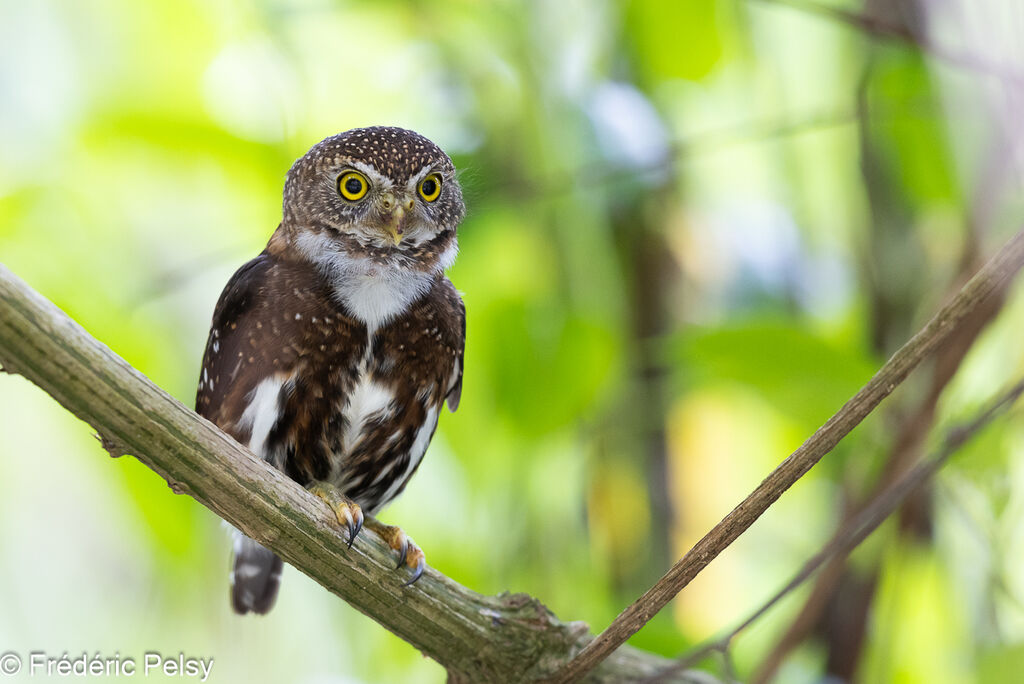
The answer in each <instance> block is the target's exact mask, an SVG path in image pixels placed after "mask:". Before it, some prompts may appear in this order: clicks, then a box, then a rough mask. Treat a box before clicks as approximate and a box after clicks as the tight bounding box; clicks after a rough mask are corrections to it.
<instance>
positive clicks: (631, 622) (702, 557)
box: [551, 230, 1024, 683]
mask: <svg viewBox="0 0 1024 684" xmlns="http://www.w3.org/2000/svg"><path fill="white" fill-rule="evenodd" d="M1022 265H1024V230H1021V231H1020V232H1018V233H1017V234H1016V235H1015V236H1014V237H1013V238H1011V239H1010V241H1009V242H1007V243H1006V244H1005V245H1004V246H1003V248H1002V249H1001V250H999V252H998V253H997V254H996V255H995V256H994V257H993V258H992V259H991V260H990V261H989V262H988V263H987V264H985V265H984V266H983V267H982V268H981V270H979V271H978V273H977V274H976V275H975V276H974V277H973V278H971V280H970V281H969V282H968V283H967V284H966V285H964V287H963V288H961V289H960V291H959V292H958V293H957V294H956V296H954V297H953V299H952V300H950V301H949V303H947V304H946V305H945V306H943V307H942V309H940V310H939V312H938V313H937V314H935V316H934V317H933V318H932V319H931V320H930V321H928V323H927V324H926V325H925V326H924V328H922V329H921V330H920V331H919V332H918V333H917V334H916V335H914V337H912V338H911V339H910V341H908V342H907V343H906V344H904V345H903V346H902V347H901V348H900V349H899V350H898V351H897V352H896V353H895V354H893V356H892V358H890V359H889V360H888V361H887V362H886V363H885V365H884V366H882V368H881V369H880V370H879V371H878V372H877V373H875V375H874V377H872V378H871V380H870V381H869V382H868V384H866V385H865V386H864V387H863V388H862V389H861V390H860V391H859V392H857V394H855V395H854V396H853V398H852V399H850V400H849V401H848V402H846V404H845V405H844V406H843V407H842V408H841V409H840V410H839V412H838V413H836V414H835V415H833V416H832V417H831V418H829V419H828V421H827V422H826V423H825V425H823V426H822V427H821V428H819V429H818V430H817V431H816V432H815V433H814V434H813V435H811V437H810V438H809V439H808V440H807V441H806V442H804V443H803V444H802V445H801V446H800V448H798V449H797V450H796V451H794V452H793V453H792V454H791V455H790V456H789V457H788V458H787V459H786V460H785V461H783V462H782V463H781V464H780V465H779V466H778V467H777V468H776V469H775V470H773V471H772V472H771V474H769V475H768V477H767V478H765V480H764V481H763V482H762V483H761V484H760V485H758V486H757V488H756V489H755V490H754V491H753V492H752V493H751V494H749V495H748V496H747V497H746V498H745V499H744V500H743V501H742V502H741V503H740V504H739V505H738V506H737V507H736V508H735V509H733V510H732V512H730V513H729V514H728V515H726V516H725V518H723V519H722V520H721V522H719V523H718V524H717V525H715V527H714V528H713V529H712V530H711V531H710V532H708V533H707V534H706V535H705V536H704V537H703V538H702V539H701V540H700V541H699V542H697V543H696V544H695V545H694V546H693V548H691V549H690V550H689V551H688V552H687V553H686V555H685V556H683V558H681V559H680V560H679V561H677V562H676V563H675V565H673V566H672V568H671V569H670V570H669V571H668V572H667V573H665V575H664V576H663V577H662V578H661V579H660V580H658V582H657V583H655V585H654V586H653V587H651V588H650V589H648V590H647V591H646V592H645V593H644V594H643V595H642V596H641V597H640V598H638V599H637V600H636V601H635V602H633V603H632V604H631V605H630V606H629V607H627V608H626V609H625V610H624V611H622V613H620V614H619V616H618V617H616V618H615V620H614V621H613V622H612V624H611V625H609V626H608V628H607V629H605V630H604V631H603V632H601V634H599V635H598V636H597V638H595V639H594V640H593V641H591V642H590V643H589V644H587V646H586V647H585V648H584V649H583V650H582V651H581V652H580V653H579V654H578V655H577V656H576V657H575V658H574V659H573V660H571V661H570V662H569V663H567V664H566V665H565V666H564V667H562V668H560V669H559V670H558V672H557V673H556V674H555V676H554V677H552V679H551V681H553V682H560V683H561V682H573V681H577V680H579V679H580V678H581V677H583V676H584V675H586V674H587V673H588V672H590V670H591V669H593V668H594V667H596V666H597V665H598V664H599V663H600V662H601V661H602V660H604V659H605V658H607V657H608V656H609V655H610V654H611V653H613V652H614V651H615V649H616V648H618V647H619V646H621V645H622V644H624V643H625V642H626V640H627V639H629V637H631V636H633V635H634V634H636V633H637V632H638V631H639V630H640V629H641V628H642V627H643V626H644V625H645V624H647V622H648V620H650V619H651V618H652V617H653V616H654V615H656V614H657V613H658V612H659V611H660V610H661V609H662V608H664V607H665V606H666V605H667V604H668V602H669V601H671V600H672V599H673V598H674V597H675V596H676V594H678V593H679V592H680V591H681V590H682V589H683V588H684V587H685V586H686V585H687V584H689V583H690V582H691V581H692V580H693V578H694V577H696V576H697V574H698V573H700V572H701V571H702V570H703V569H704V568H705V567H707V565H708V564H709V563H710V562H711V561H712V560H714V559H715V557H717V556H718V554H720V553H721V552H722V551H723V550H724V549H725V548H726V547H728V546H729V545H730V544H732V543H733V542H734V541H736V539H737V538H738V537H739V536H740V535H741V534H743V532H744V531H746V529H747V528H748V527H750V526H751V525H752V524H753V523H754V521H755V520H757V519H758V518H759V517H761V515H762V514H763V513H764V512H765V511H766V510H768V507H769V506H771V505H772V504H773V503H775V501H776V500H777V499H778V498H779V497H780V496H781V495H782V493H783V492H785V491H786V490H787V489H789V488H790V487H791V486H792V485H793V483H794V482H796V481H797V480H799V479H800V478H801V477H803V476H804V475H805V474H806V473H807V471H809V470H810V469H811V468H812V467H813V466H814V464H816V463H817V462H818V461H819V460H821V458H822V457H823V456H824V455H825V454H827V453H828V452H829V451H831V450H832V448H833V447H835V445H836V444H838V443H839V440H841V439H842V438H843V437H845V436H846V435H847V434H849V432H850V431H851V430H852V429H853V428H855V427H856V426H857V425H858V424H860V422H861V421H862V420H864V418H865V417H867V415H868V414H869V413H871V411H872V410H873V409H874V408H875V407H876V406H878V404H879V403H881V401H882V400H883V399H885V398H886V397H887V396H889V394H890V393H891V392H892V391H893V390H894V389H896V387H897V385H899V384H900V383H901V382H903V380H904V379H905V378H906V377H907V375H908V374H909V373H910V371H912V370H913V369H914V368H915V367H916V366H917V365H918V364H919V363H920V362H921V361H922V360H923V359H924V358H926V357H927V356H928V355H930V354H931V353H932V352H934V351H935V349H936V348H937V347H939V345H941V344H942V343H943V342H945V341H946V339H947V338H948V337H949V336H950V335H951V334H952V333H953V332H955V331H956V330H957V329H958V327H959V326H960V325H961V324H962V323H963V322H964V320H965V319H966V318H967V317H968V316H969V315H970V314H971V312H972V311H974V310H975V308H976V307H977V306H978V305H979V304H981V303H982V302H984V301H985V300H986V299H987V298H988V297H989V296H990V295H991V294H992V293H993V292H994V291H997V290H998V289H999V288H1000V287H1002V285H1003V284H1004V283H1005V282H1006V281H1007V280H1009V279H1010V278H1011V277H1012V276H1013V275H1014V274H1016V273H1017V271H1018V270H1020V268H1021V266H1022Z"/></svg>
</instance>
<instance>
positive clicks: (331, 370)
mask: <svg viewBox="0 0 1024 684" xmlns="http://www.w3.org/2000/svg"><path fill="white" fill-rule="evenodd" d="M352 172H355V173H358V174H359V175H360V176H361V177H362V178H363V179H364V180H365V182H366V186H367V187H366V188H365V190H364V192H365V196H363V197H360V198H359V199H358V200H349V199H346V198H345V197H344V196H343V195H342V193H341V192H340V188H339V185H338V184H339V182H340V181H339V179H340V178H341V177H342V176H343V175H345V174H346V173H352ZM427 180H435V181H436V182H437V183H439V184H440V186H441V187H440V190H441V191H440V193H439V196H438V197H437V198H436V199H435V200H433V201H428V200H427V199H426V197H428V196H429V195H430V193H425V192H423V191H422V187H423V186H422V184H423V183H426V182H427ZM353 187H354V186H353ZM430 187H431V188H432V187H433V186H430ZM350 194H351V193H350ZM463 215H464V208H463V205H462V198H461V192H460V191H459V188H458V183H457V182H456V180H455V178H454V167H453V166H452V164H451V161H450V160H449V159H448V157H447V156H446V155H444V153H443V152H441V150H440V149H438V148H437V147H436V146H435V145H434V144H433V143H431V142H430V141H428V140H426V138H423V137H422V136H419V135H417V134H415V133H413V132H411V131H403V130H402V129H391V128H374V129H358V130H355V131H349V132H347V133H343V134H341V135H338V136H334V137H332V138H328V139H327V140H325V141H323V142H321V143H318V144H317V145H316V146H314V147H313V148H312V149H311V150H310V152H309V153H308V154H307V155H306V156H304V157H303V158H302V159H300V160H299V161H298V162H296V163H295V165H294V166H293V167H292V169H291V171H290V172H289V174H288V179H287V182H286V185H285V201H284V220H283V221H282V223H281V225H280V226H279V227H278V229H277V231H275V233H274V235H273V236H272V237H271V240H270V242H269V243H268V246H267V249H266V250H264V252H263V253H262V254H260V255H259V256H258V257H256V258H255V259H253V260H252V261H250V262H249V263H247V264H245V265H244V266H242V267H241V268H240V269H239V270H238V272H236V273H235V275H234V276H233V277H232V278H231V280H230V281H229V283H228V285H227V286H226V287H225V289H224V292H223V294H222V295H221V298H220V300H219V302H218V303H217V307H216V310H215V312H214V317H213V325H212V328H211V331H210V336H209V340H208V342H207V347H206V354H205V356H204V359H203V367H202V373H201V377H200V382H199V391H198V394H197V399H196V407H197V411H198V412H199V413H200V414H201V415H203V416H205V417H207V418H208V419H210V420H211V421H213V422H214V423H216V424H217V425H219V426H220V427H221V428H222V429H224V430H225V431H226V432H228V433H229V434H231V435H232V436H233V437H234V438H235V439H237V440H238V441H239V442H241V443H243V444H246V445H248V446H249V448H250V449H252V450H253V452H254V453H256V454H257V455H258V456H260V457H262V458H265V459H266V460H268V461H269V462H271V463H272V464H274V465H275V466H277V467H279V468H281V469H282V470H284V471H285V472H286V473H287V474H288V475H289V476H290V477H292V478H293V479H295V480H296V481H298V482H299V483H301V484H302V485H303V486H307V487H311V488H312V489H313V491H314V492H315V493H317V494H319V495H321V496H323V497H324V498H325V499H326V500H328V502H329V503H331V505H332V507H334V508H335V510H336V512H337V514H338V518H339V521H340V522H343V523H345V524H347V525H348V527H349V534H350V542H351V540H352V538H354V536H355V534H356V533H357V532H358V530H359V525H361V522H362V513H361V511H360V509H362V510H365V511H366V512H367V513H371V514H372V513H375V512H376V511H378V510H379V509H380V508H381V507H383V506H384V505H385V504H387V503H388V502H389V501H390V500H391V499H393V498H394V497H395V496H397V495H398V494H400V493H401V492H402V490H403V489H404V488H405V486H406V484H407V483H408V481H409V478H410V477H411V476H412V474H413V473H414V472H415V471H416V469H417V467H418V466H419V463H420V461H421V459H422V457H423V454H424V452H425V450H426V447H427V444H428V443H429V441H430V438H431V437H432V435H433V433H434V429H435V428H436V424H437V418H438V414H439V412H440V409H441V406H442V404H443V403H444V402H445V401H446V400H447V403H448V406H449V408H450V409H451V410H452V411H454V410H455V408H456V407H457V406H458V402H459V398H460V395H461V389H462V355H463V343H464V338H465V309H464V307H463V304H462V301H461V299H460V298H459V295H458V293H457V292H456V290H455V288H454V287H453V286H452V284H451V283H450V282H449V281H448V279H447V278H446V277H445V276H444V272H443V271H444V268H445V267H446V266H448V265H450V263H451V261H452V260H453V259H454V255H455V250H456V235H455V233H456V227H457V225H458V222H459V221H460V220H461V219H462V217H463ZM378 527H379V529H378V528H375V529H378V531H379V532H380V533H381V534H382V535H383V536H384V537H385V539H387V540H388V541H389V542H390V543H391V544H392V546H393V547H394V548H395V549H396V551H398V552H399V553H400V554H401V555H402V557H403V560H405V561H406V563H407V564H408V565H410V567H412V569H413V580H415V578H417V577H418V576H419V573H421V572H422V570H423V554H422V552H421V551H419V549H418V548H417V547H416V546H415V545H414V544H412V542H411V540H409V539H408V538H407V537H405V535H404V534H403V533H401V531H400V530H398V529H397V528H391V527H387V526H378ZM235 552H236V560H235V570H234V572H233V577H232V580H233V581H232V605H233V606H234V608H235V610H236V611H238V612H240V613H245V612H248V611H250V610H251V611H255V612H257V613H263V612H266V611H267V610H269V608H270V607H271V606H272V605H273V601H274V597H275V595H276V592H277V586H278V578H279V576H280V568H281V565H280V560H279V559H277V558H276V557H275V556H274V555H273V554H272V553H271V552H269V551H267V550H266V549H264V548H263V547H261V546H260V545H259V544H257V543H256V542H254V541H252V540H249V539H246V538H244V537H241V536H240V535H239V539H238V541H237V543H236V549H235Z"/></svg>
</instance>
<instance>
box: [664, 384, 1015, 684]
mask: <svg viewBox="0 0 1024 684" xmlns="http://www.w3.org/2000/svg"><path fill="white" fill-rule="evenodd" d="M1022 393H1024V380H1021V381H1018V382H1017V383H1016V384H1015V385H1013V386H1012V387H1011V388H1010V389H1009V390H1007V391H1005V392H1003V393H1002V394H1001V395H1000V396H999V398H998V399H996V400H995V401H994V402H992V404H991V405H989V406H988V407H986V408H985V409H984V410H982V411H981V412H980V413H979V414H978V415H977V416H976V417H975V418H974V419H973V420H971V421H970V422H968V423H966V424H964V425H960V426H957V427H955V428H953V429H952V430H950V431H949V434H947V435H946V439H945V441H944V442H943V445H942V449H940V450H939V452H938V453H937V454H936V455H935V456H933V457H932V458H929V459H927V460H925V461H922V462H920V463H918V464H917V465H916V466H914V467H913V468H912V469H911V470H910V471H909V472H907V473H905V474H904V475H903V477H901V478H899V479H898V480H897V481H896V482H895V483H894V484H892V485H891V486H889V487H888V488H887V489H886V490H885V491H883V492H881V493H880V494H879V495H878V496H877V497H876V498H874V499H873V500H872V501H871V503H870V504H868V505H867V506H865V507H864V508H862V509H861V510H860V511H859V512H858V513H857V514H856V515H855V516H853V517H852V518H851V519H849V520H847V521H846V522H845V523H844V524H843V526H842V527H841V528H840V529H839V531H837V532H836V533H835V535H834V536H833V537H832V539H831V540H829V542H828V543H827V544H825V546H824V547H822V549H821V550H820V551H819V552H818V553H816V554H815V555H814V556H812V557H811V558H810V559H809V560H808V561H807V562H806V563H805V564H804V566H803V567H802V568H801V569H800V571H799V572H798V573H797V574H796V575H794V576H793V579H791V580H790V581H789V582H788V583H787V584H786V585H785V586H784V587H782V589H780V590H779V591H778V592H777V593H776V594H775V595H774V596H772V597H771V598H770V599H768V601H766V602H765V603H764V604H763V605H761V607H759V608H758V609H757V610H755V611H754V612H753V613H751V614H750V616H749V617H747V619H745V620H744V621H743V622H741V623H740V624H739V625H737V626H736V627H735V628H733V629H732V630H730V631H729V632H728V633H727V634H724V635H723V636H721V637H719V638H717V639H715V640H714V641H711V642H709V643H707V644H704V645H703V646H700V647H698V648H696V649H694V650H693V651H691V652H690V653H688V654H686V655H684V656H683V657H681V658H680V659H679V662H678V663H677V664H676V665H675V666H673V667H672V668H669V669H668V670H666V671H665V672H664V673H662V674H659V675H658V676H655V677H653V678H651V679H650V680H648V681H650V682H661V681H665V678H666V677H668V676H670V675H672V674H673V673H674V672H677V671H682V670H683V669H685V668H687V667H691V666H692V665H695V664H696V663H698V662H700V661H701V660H702V659H703V658H705V657H707V656H708V655H709V654H711V653H714V652H716V651H723V652H724V651H725V650H726V649H728V647H729V644H730V643H731V642H732V640H733V639H735V638H736V636H738V635H739V634H740V632H742V631H743V630H745V629H746V628H747V627H749V626H750V625H752V624H754V622H756V621H757V620H759V619H760V618H761V617H762V616H763V615H764V614H765V613H767V612H768V611H769V610H771V609H772V608H773V607H774V606H775V605H776V604H778V602H779V601H781V600H782V599H783V598H785V597H786V596H787V595H788V594H790V593H791V592H792V591H793V590H794V589H796V588H797V587H799V586H800V585H802V584H803V583H804V582H806V581H807V580H808V579H809V578H810V577H812V576H813V575H814V574H815V573H816V572H817V571H818V569H819V568H821V566H822V565H824V564H825V563H826V562H829V561H831V560H834V559H837V558H840V557H844V556H846V555H847V554H849V553H850V551H852V550H853V549H855V548H856V547H857V546H858V545H859V544H860V543H861V542H862V541H864V540H865V539H866V538H867V537H868V536H869V535H870V534H871V533H872V532H874V531H875V530H876V529H878V527H879V526H880V525H881V524H882V523H883V522H884V521H885V520H886V519H887V518H888V517H889V516H890V515H892V514H893V513H894V512H895V511H896V509H897V508H899V506H900V505H901V504H902V503H903V502H904V501H905V500H906V499H907V497H908V496H910V495H911V494H912V493H913V492H914V491H916V490H918V489H919V488H920V487H921V485H923V484H925V483H926V482H928V481H929V480H931V478H932V477H933V476H934V475H935V474H936V473H937V472H938V471H939V470H940V469H941V468H942V466H944V465H945V464H946V462H947V461H949V458H950V457H951V456H952V455H953V454H954V453H956V452H957V450H959V449H960V447H962V446H963V445H964V444H966V443H967V442H968V441H970V440H971V439H972V438H973V437H974V436H975V435H977V434H978V432H980V431H981V430H982V429H983V428H984V427H986V426H987V425H988V424H989V423H991V422H992V421H993V420H994V419H996V418H997V417H999V416H1000V415H1002V414H1003V413H1004V412H1006V411H1007V410H1009V408H1010V407H1011V406H1012V405H1013V403H1014V402H1015V401H1017V399H1019V398H1020V395H1021V394H1022ZM755 679H757V680H758V681H767V677H763V676H762V675H760V674H759V675H758V676H757V677H756V678H755Z"/></svg>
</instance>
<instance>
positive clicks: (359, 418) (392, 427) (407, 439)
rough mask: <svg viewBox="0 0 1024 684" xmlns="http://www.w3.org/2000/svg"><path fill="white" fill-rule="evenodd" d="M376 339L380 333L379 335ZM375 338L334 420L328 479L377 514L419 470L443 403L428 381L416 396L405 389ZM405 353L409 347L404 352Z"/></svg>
mask: <svg viewBox="0 0 1024 684" xmlns="http://www.w3.org/2000/svg"><path fill="white" fill-rule="evenodd" d="M374 337H375V336H374ZM374 342H376V339H373V338H371V340H370V344H369V345H368V347H367V351H366V353H365V355H364V357H363V359H362V360H361V362H360V364H359V367H358V369H357V371H356V374H355V377H354V378H353V381H352V384H351V387H350V389H348V391H345V392H342V393H341V394H342V397H341V398H340V400H339V401H338V402H337V404H336V409H335V410H336V412H337V416H338V419H337V420H336V421H330V422H329V428H328V430H329V431H330V432H331V433H332V434H329V435H327V441H328V442H329V443H330V444H331V445H332V449H331V453H330V455H329V460H330V471H329V474H328V475H327V478H326V479H327V481H329V482H330V483H331V484H333V485H335V486H336V487H337V488H338V489H340V490H341V491H343V492H345V494H347V495H348V496H349V497H351V498H352V499H353V500H355V502H356V503H358V504H359V505H360V506H362V507H363V508H364V509H366V510H367V511H368V512H370V513H373V512H375V511H376V510H378V509H379V508H381V507H382V506H384V505H386V504H387V503H388V502H389V501H391V500H392V499H394V498H395V497H396V496H397V495H398V494H399V493H401V491H402V490H403V489H404V488H405V485H406V483H407V482H408V481H409V478H410V477H412V474H413V473H414V472H415V471H416V468H417V467H418V466H419V464H420V461H421V460H422V459H423V455H424V454H425V453H426V450H427V446H428V445H429V444H430V440H431V437H433V435H434V430H435V429H436V428H437V417H438V408H439V407H440V405H441V402H442V401H443V396H439V391H438V390H439V388H438V387H437V386H436V384H435V383H433V382H431V381H429V380H427V381H426V382H425V384H423V385H422V386H421V387H419V389H418V391H417V392H416V393H415V394H413V393H410V392H408V391H403V390H404V388H403V387H402V386H401V379H400V378H397V377H396V376H395V374H394V373H393V372H392V371H393V369H394V367H395V365H396V364H395V360H394V358H393V357H392V356H390V355H387V354H385V355H382V356H383V358H382V359H381V358H379V357H377V356H375V355H374V353H373V352H374V347H375V346H376V345H375V344H374ZM402 351H404V350H402Z"/></svg>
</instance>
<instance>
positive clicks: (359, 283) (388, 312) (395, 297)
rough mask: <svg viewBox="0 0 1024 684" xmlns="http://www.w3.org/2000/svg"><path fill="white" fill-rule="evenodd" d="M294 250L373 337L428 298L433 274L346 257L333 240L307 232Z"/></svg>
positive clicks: (356, 257) (300, 235)
mask: <svg viewBox="0 0 1024 684" xmlns="http://www.w3.org/2000/svg"><path fill="white" fill-rule="evenodd" d="M295 246H296V247H297V248H298V249H299V251H300V252H302V254H303V255H304V256H305V257H306V258H308V259H309V260H310V261H312V262H313V263H314V264H315V265H316V267H317V268H318V269H319V270H320V273H321V274H323V276H324V277H325V278H327V280H328V282H329V283H330V284H331V287H332V289H333V290H334V297H335V299H336V300H337V301H338V302H339V303H340V304H342V305H343V306H344V307H345V308H346V309H348V311H349V312H350V313H351V314H352V315H353V316H355V317H356V318H357V319H359V320H360V321H362V322H363V324H364V325H366V327H367V329H368V331H369V334H370V335H371V337H372V335H373V333H374V332H375V331H376V330H377V328H379V327H380V326H382V325H386V324H387V323H388V322H389V321H391V320H392V319H393V318H395V317H396V316H399V315H401V314H402V313H403V312H405V310H406V309H408V308H409V306H410V305H412V304H413V303H414V302H415V301H416V300H418V299H419V298H420V297H422V296H423V295H425V294H426V293H427V290H429V289H430V284H431V282H432V281H433V279H434V274H433V273H424V272H422V271H416V270H413V269H405V268H400V267H398V266H393V265H382V264H378V263H375V262H374V261H372V260H370V259H365V258H361V257H358V256H352V255H349V254H344V253H342V252H339V251H338V249H337V246H336V244H335V243H334V242H333V241H332V240H331V239H330V238H328V237H326V236H323V235H319V234H315V233H311V232H308V231H303V232H301V233H299V234H298V235H297V236H296V238H295Z"/></svg>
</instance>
